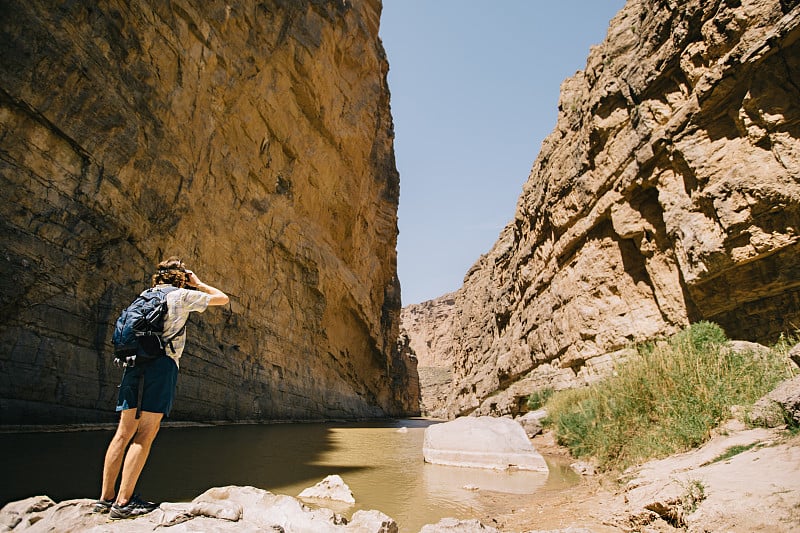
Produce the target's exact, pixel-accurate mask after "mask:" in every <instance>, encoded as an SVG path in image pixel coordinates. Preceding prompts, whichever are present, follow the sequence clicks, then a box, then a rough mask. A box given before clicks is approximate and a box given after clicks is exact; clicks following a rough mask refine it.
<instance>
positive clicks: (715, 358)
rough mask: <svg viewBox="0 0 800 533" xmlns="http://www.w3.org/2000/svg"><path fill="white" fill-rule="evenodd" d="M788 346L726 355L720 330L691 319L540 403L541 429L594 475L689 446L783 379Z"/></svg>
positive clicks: (789, 368) (783, 343)
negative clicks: (591, 464)
mask: <svg viewBox="0 0 800 533" xmlns="http://www.w3.org/2000/svg"><path fill="white" fill-rule="evenodd" d="M790 347H791V344H790V343H789V342H788V341H781V342H779V343H778V344H776V345H775V346H774V347H773V348H772V349H770V350H763V351H761V350H759V351H748V350H745V351H735V350H732V349H731V347H730V345H729V343H728V339H727V338H726V336H725V333H724V332H723V331H722V329H721V328H720V327H719V326H717V325H716V324H713V323H710V322H698V323H696V324H693V325H692V326H690V327H688V328H686V329H685V330H683V331H681V332H680V333H678V334H676V335H674V336H673V337H671V338H669V339H667V340H664V341H660V342H655V343H649V344H643V345H641V346H638V347H637V353H638V355H637V356H636V357H634V358H632V359H631V360H628V361H626V362H625V363H624V364H622V365H620V367H619V368H618V370H617V372H616V373H615V375H614V376H613V377H611V378H609V379H607V380H605V381H603V382H601V383H598V384H596V385H593V386H591V387H587V388H582V389H572V390H565V391H559V392H556V393H553V394H552V396H550V397H549V398H546V395H544V396H543V395H541V394H539V395H538V396H537V397H536V398H533V397H532V398H531V400H533V401H534V402H536V401H537V400H540V399H543V398H546V404H545V407H546V409H547V411H548V418H547V420H546V421H545V423H546V424H547V425H549V426H550V427H552V428H553V429H554V430H555V434H556V438H557V440H558V442H559V443H560V444H562V445H565V446H567V447H568V448H569V449H570V450H571V452H572V453H573V455H575V456H576V457H593V458H595V459H596V460H597V462H598V466H599V467H600V468H601V469H602V470H611V469H624V468H625V467H627V466H630V465H632V464H635V463H638V462H641V461H644V460H647V459H652V458H659V457H665V456H667V455H670V454H673V453H679V452H682V451H686V450H688V449H691V448H694V447H697V446H699V445H701V444H702V443H704V442H705V441H707V440H708V439H709V438H710V436H711V431H712V429H714V428H715V427H717V426H718V425H719V424H720V423H721V422H723V421H725V420H727V419H728V418H730V417H731V407H732V406H734V405H750V404H752V403H753V402H754V401H756V400H757V399H759V398H760V397H761V396H763V395H764V394H766V393H767V392H769V391H770V390H771V389H772V388H773V387H774V386H775V385H776V384H777V383H779V382H780V381H782V380H784V379H786V378H789V377H791V375H792V372H793V371H792V365H791V362H790V361H789V359H788V357H787V352H788V350H789V348H790Z"/></svg>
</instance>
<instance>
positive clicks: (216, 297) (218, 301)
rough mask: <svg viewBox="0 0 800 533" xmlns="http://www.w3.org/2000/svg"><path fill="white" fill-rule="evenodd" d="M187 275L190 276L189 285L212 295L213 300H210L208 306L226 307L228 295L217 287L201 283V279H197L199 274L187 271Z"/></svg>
mask: <svg viewBox="0 0 800 533" xmlns="http://www.w3.org/2000/svg"><path fill="white" fill-rule="evenodd" d="M186 273H187V274H188V275H189V281H188V282H187V285H189V286H190V287H194V288H195V289H197V290H199V291H203V292H205V293H206V294H210V295H211V298H210V299H209V300H208V305H225V304H227V303H228V301H229V298H228V295H227V294H225V293H224V292H222V291H221V290H219V289H218V288H216V287H212V286H211V285H209V284H207V283H203V282H202V281H200V278H198V277H197V274H195V273H194V272H192V271H191V270H187V271H186Z"/></svg>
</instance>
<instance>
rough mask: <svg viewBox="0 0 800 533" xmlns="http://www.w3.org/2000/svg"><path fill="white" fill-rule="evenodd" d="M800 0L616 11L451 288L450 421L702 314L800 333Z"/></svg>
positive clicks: (567, 376)
mask: <svg viewBox="0 0 800 533" xmlns="http://www.w3.org/2000/svg"><path fill="white" fill-rule="evenodd" d="M797 4H798V2H796V1H778V0H759V1H756V0H736V1H729V0H715V1H706V0H703V1H700V0H687V1H683V2H673V1H667V0H660V1H650V0H648V1H644V0H629V1H628V3H627V5H626V6H625V7H624V9H623V10H622V11H621V12H620V13H619V14H618V15H617V16H616V17H615V18H614V19H613V20H612V22H611V25H610V29H609V32H608V36H607V38H606V40H605V42H603V43H602V44H601V45H599V46H597V47H594V48H593V49H592V50H591V53H590V55H589V58H588V61H587V66H586V69H585V70H584V71H583V72H578V73H577V74H576V75H575V76H574V77H572V78H570V79H568V80H566V81H565V82H564V84H563V85H562V90H561V98H560V103H559V118H558V124H557V126H556V128H555V131H554V132H553V133H552V134H551V135H550V136H549V137H548V138H547V139H546V140H545V141H544V143H543V145H542V149H541V152H540V154H539V156H538V158H537V159H536V161H535V163H534V165H533V168H532V171H531V174H530V177H529V179H528V181H527V183H526V184H525V186H524V190H523V193H522V195H521V197H520V199H519V202H518V205H517V212H516V215H515V217H514V220H513V222H512V223H510V224H509V225H508V226H507V227H506V228H505V229H504V231H503V232H502V233H501V235H500V237H499V239H498V241H497V243H496V244H495V245H494V247H493V248H492V250H491V251H490V252H489V253H488V254H486V255H485V256H483V257H481V259H480V260H479V261H478V262H477V263H476V264H475V265H474V267H473V268H472V269H471V270H470V271H469V272H468V273H467V275H466V278H465V280H464V285H463V287H462V288H461V289H460V290H459V291H458V292H457V293H456V296H455V305H454V307H455V309H454V311H453V316H452V319H451V321H450V322H449V323H448V324H447V325H445V326H443V329H446V330H449V331H451V332H452V333H451V343H452V346H453V349H454V350H455V355H454V359H455V362H454V364H453V369H452V370H453V373H454V378H453V379H454V385H453V387H452V388H453V393H452V394H451V395H450V397H449V398H448V399H447V400H446V402H445V403H444V405H446V406H448V412H449V414H450V415H451V416H452V415H455V414H464V413H470V412H473V413H490V412H495V413H507V412H514V411H516V410H518V409H519V408H520V407H521V405H522V403H523V402H524V397H525V396H526V395H527V394H529V393H530V392H532V391H533V390H535V389H537V388H540V387H544V386H553V387H556V388H561V387H567V386H574V385H578V384H581V383H584V382H586V381H590V380H592V379H595V378H596V377H597V376H600V375H602V374H603V373H604V372H606V371H607V370H608V368H610V365H611V363H612V362H613V360H614V359H615V358H616V357H618V356H624V355H625V353H626V352H625V348H626V347H627V346H629V345H630V343H631V342H634V341H641V340H645V339H652V338H654V337H657V336H659V335H665V334H669V333H671V332H674V331H676V330H677V329H679V328H681V327H683V326H685V325H687V324H688V323H690V322H694V321H697V320H701V319H704V320H710V321H714V322H717V323H719V324H720V325H721V326H722V327H723V328H724V329H725V330H726V331H727V333H728V335H729V336H730V337H733V338H740V339H748V340H755V341H770V340H774V339H775V338H776V337H777V336H778V335H780V333H782V332H787V331H788V332H792V331H794V330H795V329H796V328H797V326H798V324H800V275H799V274H800V271H799V270H798V268H800V267H798V257H800V254H799V253H798V252H800V246H799V245H798V231H800V178H799V176H800V106H798V105H797V102H798V101H800V76H799V75H798V73H800V42H798V37H800V7H797ZM413 336H414V334H413V332H412V337H413ZM423 386H424V383H423Z"/></svg>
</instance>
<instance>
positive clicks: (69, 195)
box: [0, 0, 418, 424]
mask: <svg viewBox="0 0 800 533" xmlns="http://www.w3.org/2000/svg"><path fill="white" fill-rule="evenodd" d="M0 9H1V10H2V12H3V13H7V14H10V13H13V16H4V17H2V20H0V138H2V148H0V154H1V156H0V180H1V182H2V186H1V187H0V195H2V198H1V200H2V204H3V206H4V207H3V209H2V215H1V216H0V249H2V254H3V256H2V261H0V280H1V281H0V283H2V294H1V295H0V297H1V298H2V300H0V305H2V315H3V317H4V319H3V320H2V322H1V323H0V367H1V368H2V374H1V375H2V378H1V379H0V422H1V423H14V424H17V423H49V422H77V421H96V420H108V419H110V417H111V414H110V413H111V411H112V410H113V402H114V399H115V397H116V385H117V384H118V382H119V380H120V376H121V372H120V371H119V370H118V369H116V368H115V367H114V366H113V365H112V363H111V360H112V357H111V345H110V338H111V328H112V326H113V321H114V320H115V318H116V315H117V314H118V313H119V311H120V309H121V308H122V307H124V306H125V305H127V303H129V301H130V300H132V299H133V297H134V296H135V295H136V294H137V293H138V292H139V291H140V290H142V289H143V288H144V287H145V286H146V285H147V284H148V279H149V275H150V274H151V273H152V268H153V265H154V264H155V263H156V262H157V261H158V260H160V259H162V258H163V257H164V256H167V255H173V254H174V255H178V256H180V257H182V258H183V259H184V261H185V262H186V263H187V264H188V265H189V266H190V267H191V268H193V269H194V270H195V271H196V272H197V273H198V275H199V276H200V278H201V279H203V280H205V281H208V282H209V283H211V284H212V285H215V286H218V287H220V288H221V289H223V290H224V291H225V292H227V293H228V294H229V295H230V296H231V304H230V305H229V306H227V307H226V308H225V309H215V310H213V311H209V312H207V313H205V314H203V315H197V314H195V315H194V316H193V318H192V319H191V321H190V324H189V344H188V346H187V349H186V352H185V355H184V358H183V359H182V363H181V373H180V374H181V375H180V379H179V385H178V401H177V403H176V405H175V407H174V410H173V415H172V416H173V418H177V419H196V420H217V419H224V420H250V419H254V420H265V419H320V418H331V417H337V418H354V417H373V416H387V415H400V414H406V413H414V412H416V411H417V410H418V407H417V404H418V394H417V395H416V396H415V395H414V393H413V391H411V392H409V390H408V383H409V382H410V381H411V382H413V380H414V379H415V376H414V375H413V368H412V366H409V362H408V361H405V360H403V359H402V358H401V357H400V355H399V353H398V352H397V349H396V338H397V335H398V324H399V311H400V292H399V284H398V281H397V275H396V252H395V245H396V237H397V203H398V192H399V178H398V173H397V170H396V167H395V163H394V153H393V126H392V120H391V116H390V110H389V91H388V88H387V85H386V74H387V70H388V65H387V61H386V57H385V54H384V51H383V48H382V45H381V44H380V41H379V38H378V27H379V17H380V10H381V4H380V2H379V0H355V1H347V2H342V1H341V0H307V1H303V2H284V1H280V0H271V1H266V2H256V1H251V0H233V1H231V2H226V3H222V4H217V3H207V2H200V1H195V0H177V1H174V2H168V3H164V2H157V1H143V2H133V3H130V2H121V1H117V0H103V1H100V2H92V3H83V2H68V3H58V4H57V5H56V4H52V3H47V2H21V1H14V0H8V1H3V2H2V6H0Z"/></svg>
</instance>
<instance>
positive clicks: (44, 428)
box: [0, 417, 445, 434]
mask: <svg viewBox="0 0 800 533" xmlns="http://www.w3.org/2000/svg"><path fill="white" fill-rule="evenodd" d="M403 420H413V421H423V422H430V423H433V424H437V423H440V422H445V420H442V419H437V418H427V417H406V418H394V417H386V418H326V419H322V418H321V419H301V420H235V421H231V420H209V421H191V420H175V421H170V420H165V421H163V422H161V428H162V429H163V428H193V427H219V426H259V425H261V426H267V425H283V424H359V423H365V422H372V423H390V422H401V421H403ZM116 428H117V422H96V423H79V424H25V425H19V424H18V425H6V426H0V434H6V433H61V432H71V431H113V430H115V429H116Z"/></svg>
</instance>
